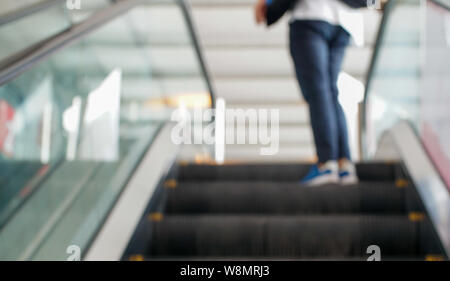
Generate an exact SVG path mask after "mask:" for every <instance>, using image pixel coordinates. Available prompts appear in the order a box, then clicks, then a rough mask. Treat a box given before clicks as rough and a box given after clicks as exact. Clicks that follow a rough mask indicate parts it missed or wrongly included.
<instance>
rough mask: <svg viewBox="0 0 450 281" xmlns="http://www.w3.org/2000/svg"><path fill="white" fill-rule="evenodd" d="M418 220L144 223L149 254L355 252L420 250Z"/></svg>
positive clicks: (183, 219)
mask: <svg viewBox="0 0 450 281" xmlns="http://www.w3.org/2000/svg"><path fill="white" fill-rule="evenodd" d="M420 224H421V222H420V221H411V220H409V219H408V217H405V216H267V217H264V216H167V217H164V219H162V220H160V221H158V222H150V221H149V222H148V227H149V228H150V229H151V230H150V231H151V233H152V235H151V236H152V239H151V245H150V247H149V249H148V252H147V253H145V254H146V255H149V256H151V257H171V256H179V257H184V256H188V257H194V256H202V257H210V256H216V257H217V256H220V257H232V256H249V257H263V256H266V257H289V258H292V257H295V258H302V257H307V258H314V257H333V256H336V257H355V256H356V257H358V256H363V255H365V253H366V250H367V247H369V246H370V245H377V246H379V247H380V249H381V254H382V255H386V256H404V257H407V256H418V255H420V254H421V251H420V243H419V239H420V237H419V235H420V234H419V233H420V230H419V229H420Z"/></svg>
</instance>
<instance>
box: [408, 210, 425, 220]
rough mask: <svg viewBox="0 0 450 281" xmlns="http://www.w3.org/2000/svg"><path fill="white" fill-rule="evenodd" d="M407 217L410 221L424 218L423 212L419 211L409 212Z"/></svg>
mask: <svg viewBox="0 0 450 281" xmlns="http://www.w3.org/2000/svg"><path fill="white" fill-rule="evenodd" d="M408 218H409V220H410V221H413V222H419V221H423V220H424V219H425V214H424V213H420V212H411V213H409V214H408Z"/></svg>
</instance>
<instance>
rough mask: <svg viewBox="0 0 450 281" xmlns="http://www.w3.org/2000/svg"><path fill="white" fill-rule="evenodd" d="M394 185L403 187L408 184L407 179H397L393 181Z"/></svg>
mask: <svg viewBox="0 0 450 281" xmlns="http://www.w3.org/2000/svg"><path fill="white" fill-rule="evenodd" d="M395 186H396V187H398V188H405V187H408V186H409V181H408V180H406V179H397V180H396V181H395Z"/></svg>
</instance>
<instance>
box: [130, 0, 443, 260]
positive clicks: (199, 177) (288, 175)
mask: <svg viewBox="0 0 450 281" xmlns="http://www.w3.org/2000/svg"><path fill="white" fill-rule="evenodd" d="M436 2H438V1H428V2H427V3H425V4H426V5H425V6H422V5H424V2H422V4H421V3H419V1H413V0H411V1H406V0H405V1H390V3H389V4H388V6H387V7H386V11H385V14H384V18H383V22H382V25H381V28H380V32H379V36H378V39H377V46H376V51H375V55H374V58H373V61H372V66H371V69H370V72H369V82H368V88H367V89H366V99H365V105H364V106H365V109H366V111H365V112H364V114H365V115H364V118H365V120H364V121H365V122H366V123H364V126H366V127H365V129H367V130H368V131H369V133H371V132H370V129H372V126H373V129H374V131H375V132H376V133H375V134H373V135H370V134H369V133H367V134H366V135H365V137H366V139H365V141H366V142H369V143H371V144H377V145H378V152H377V155H378V154H379V155H378V156H379V157H378V158H380V159H384V158H386V159H389V157H386V154H383V152H385V151H388V154H394V155H395V157H393V160H391V159H389V161H387V160H384V161H380V160H369V159H370V157H367V156H366V158H367V159H368V160H367V161H365V162H362V163H360V164H358V165H357V171H358V176H359V178H360V180H361V182H360V183H359V184H357V185H354V186H339V185H328V186H320V187H305V186H302V185H301V184H300V179H301V178H302V177H303V176H304V175H306V173H307V171H308V170H309V168H310V164H308V163H303V164H275V165H273V164H245V163H233V161H231V163H229V164H225V165H216V164H201V163H198V164H195V163H184V162H179V163H177V164H176V165H174V167H172V170H171V172H169V176H168V177H166V178H165V179H164V180H163V181H162V182H161V184H160V186H159V190H158V192H155V195H154V198H153V199H154V200H152V201H151V202H150V204H149V205H148V207H147V210H146V212H145V214H144V215H143V216H142V218H141V220H140V223H139V225H138V227H137V228H136V231H135V233H134V235H133V238H132V239H131V241H130V243H129V245H128V248H127V249H126V251H125V253H124V255H123V257H122V258H123V260H135V261H136V260H137V261H139V260H149V261H153V260H190V261H195V260H201V261H204V260H225V261H235V260H378V259H380V260H417V261H441V260H447V259H448V256H447V253H448V252H447V251H448V245H449V244H448V242H449V241H448V221H447V218H448V189H447V187H445V185H441V184H437V186H439V188H436V182H434V183H433V181H440V179H438V178H433V177H434V176H433V175H432V174H431V172H430V174H428V175H424V172H422V171H425V170H427V169H428V168H425V167H428V166H430V167H432V166H433V165H432V164H431V165H428V166H427V164H425V161H428V160H423V159H422V158H419V157H418V155H422V151H423V147H421V146H420V145H419V146H414V149H412V150H411V147H410V146H411V143H415V142H416V139H418V138H420V133H421V132H420V125H419V126H418V124H420V120H418V118H419V117H418V116H417V115H415V114H417V111H416V109H415V108H414V106H416V107H417V104H415V102H416V101H417V100H419V97H417V96H414V93H416V92H407V91H406V90H405V89H402V88H401V86H405V84H404V83H403V82H404V81H405V80H406V81H410V82H411V81H414V83H417V81H420V77H418V76H417V73H420V69H419V67H420V64H414V63H413V61H412V58H411V54H415V52H417V51H418V50H420V48H421V42H420V40H421V39H423V38H426V37H424V36H423V35H422V37H421V35H420V28H419V27H418V26H416V25H414V24H413V23H411V24H410V25H408V23H405V22H402V21H401V20H400V21H399V19H401V18H406V17H409V21H415V18H417V17H420V13H423V11H421V10H422V9H424V10H426V9H435V6H436V5H437V3H436ZM439 2H440V1H439ZM445 7H446V5H445V4H442V2H440V3H439V12H442V9H443V8H445ZM446 9H447V11H448V8H446ZM412 15H415V16H416V17H415V16H412ZM416 27H417V28H416ZM422 28H424V27H422ZM430 28H432V27H430ZM434 28H435V27H434ZM433 32H434V31H433ZM417 59H419V56H417ZM398 61H400V63H399V62H398ZM435 69H436V68H435ZM444 71H446V72H445V75H448V71H447V68H445V70H444ZM393 77H395V79H397V81H398V84H396V86H393V85H392V78H393ZM444 77H445V76H444ZM443 84H444V82H443ZM389 87H390V88H389ZM408 89H409V88H408ZM447 94H448V93H447ZM380 104H381V106H380ZM419 106H420V104H419ZM405 109H407V110H409V111H407V113H405ZM440 116H442V115H440ZM403 120H407V121H408V123H407V125H406V126H407V127H408V128H410V127H413V128H414V129H412V131H413V133H412V134H407V133H408V132H409V131H404V130H401V129H402V127H401V126H396V123H397V122H399V121H403ZM439 120H441V119H439ZM441 122H442V120H441ZM369 126H370V127H369ZM416 127H419V129H416ZM389 130H390V132H394V134H393V135H396V136H397V143H396V144H395V145H394V144H393V143H389V141H387V142H388V143H389V144H385V143H384V142H385V138H384V135H386V134H387V133H388V131H389ZM382 132H383V133H384V134H382ZM399 134H403V136H402V137H401V138H398V135H399ZM396 136H394V138H395V137H396ZM370 138H373V140H372V139H370ZM413 140H414V141H413ZM391 141H392V140H391ZM417 143H420V141H418V142H417ZM364 148H365V149H367V151H364V154H366V155H368V154H370V152H369V151H370V148H368V147H367V146H366V147H364ZM396 151H401V152H402V153H397V152H396ZM405 151H406V153H405ZM423 155H426V153H423ZM425 157H426V156H425ZM372 158H376V157H374V156H373V155H372ZM421 161H424V162H421ZM415 167H418V168H415ZM420 167H422V171H420ZM418 169H419V170H418ZM430 169H435V168H430ZM411 171H413V172H414V173H417V174H415V175H413V176H412V175H411V174H410V172H411ZM418 174H422V175H421V176H419V175H418ZM416 184H418V185H416ZM438 190H439V191H438ZM438 193H440V194H438ZM439 201H441V203H439ZM445 202H447V203H445ZM374 254H375V256H376V254H379V255H378V256H377V258H374Z"/></svg>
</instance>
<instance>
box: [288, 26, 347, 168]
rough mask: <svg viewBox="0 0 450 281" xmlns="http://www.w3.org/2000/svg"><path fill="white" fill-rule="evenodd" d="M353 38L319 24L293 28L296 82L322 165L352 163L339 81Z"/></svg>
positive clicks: (337, 27) (292, 39) (291, 31)
mask: <svg viewBox="0 0 450 281" xmlns="http://www.w3.org/2000/svg"><path fill="white" fill-rule="evenodd" d="M349 41H350V35H349V34H348V32H347V31H346V30H344V29H343V28H342V27H340V26H335V25H331V24H329V23H327V22H324V21H319V20H297V21H294V22H292V23H291V24H290V50H291V56H292V59H293V61H294V65H295V71H296V74H297V79H298V82H299V84H300V88H301V90H302V93H303V96H304V98H305V100H306V102H307V103H308V104H309V111H310V120H311V126H312V130H313V134H314V142H315V144H316V151H317V157H318V159H319V162H320V163H325V162H327V161H329V160H338V159H341V158H346V159H349V160H350V159H351V157H350V148H349V144H348V132H347V123H346V119H345V114H344V111H343V110H342V107H341V105H340V103H339V101H338V95H339V91H338V87H337V80H338V76H339V72H340V71H341V66H342V60H343V58H344V54H345V50H346V48H347V46H348V44H349Z"/></svg>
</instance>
